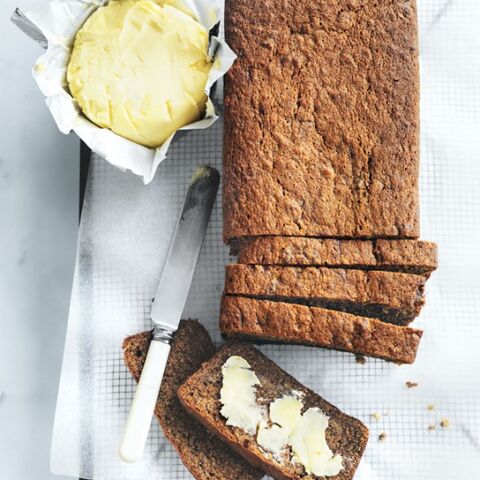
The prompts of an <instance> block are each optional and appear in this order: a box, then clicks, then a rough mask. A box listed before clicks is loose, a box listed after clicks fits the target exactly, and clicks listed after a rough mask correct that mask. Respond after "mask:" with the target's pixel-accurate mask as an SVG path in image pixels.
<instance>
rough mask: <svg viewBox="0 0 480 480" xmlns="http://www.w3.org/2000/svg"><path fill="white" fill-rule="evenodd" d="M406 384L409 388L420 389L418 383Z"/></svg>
mask: <svg viewBox="0 0 480 480" xmlns="http://www.w3.org/2000/svg"><path fill="white" fill-rule="evenodd" d="M405 384H406V385H407V388H415V387H418V383H417V382H405Z"/></svg>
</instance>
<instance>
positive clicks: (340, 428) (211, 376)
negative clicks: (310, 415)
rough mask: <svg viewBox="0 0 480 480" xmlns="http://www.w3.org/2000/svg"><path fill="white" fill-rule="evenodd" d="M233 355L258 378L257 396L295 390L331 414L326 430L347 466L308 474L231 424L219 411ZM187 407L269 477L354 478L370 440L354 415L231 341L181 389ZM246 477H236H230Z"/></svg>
mask: <svg viewBox="0 0 480 480" xmlns="http://www.w3.org/2000/svg"><path fill="white" fill-rule="evenodd" d="M231 356H239V357H242V358H243V359H244V360H246V361H247V362H248V363H249V364H250V366H251V368H252V370H253V372H254V373H255V375H256V376H257V377H258V380H259V382H260V385H259V386H258V390H257V396H258V398H259V399H260V398H261V400H262V402H263V403H264V404H268V403H271V402H272V401H273V400H275V399H278V398H280V397H282V396H283V395H288V394H289V393H290V392H293V391H294V392H296V393H297V394H298V395H301V398H302V403H303V405H304V409H305V410H306V409H309V408H314V409H319V410H320V411H321V412H323V413H324V414H325V415H327V416H328V417H329V420H328V428H327V430H326V434H325V437H326V441H327V445H328V447H330V449H331V450H332V452H334V453H335V454H339V455H341V456H342V459H343V460H342V462H343V469H342V470H341V471H340V473H339V474H337V475H334V476H329V477H317V476H315V475H313V474H306V472H305V471H304V469H303V467H302V465H301V464H299V463H296V462H293V461H288V460H286V459H284V458H277V457H275V456H274V455H272V454H271V453H270V452H268V451H266V450H264V449H262V448H261V447H260V445H259V444H258V443H257V442H256V439H255V436H253V435H251V434H249V433H246V432H245V431H244V430H242V429H241V428H238V427H232V426H229V425H227V424H226V421H225V419H224V418H223V417H222V414H221V412H220V409H221V404H220V401H219V400H220V390H221V388H222V366H223V365H224V363H225V362H226V360H227V359H228V358H230V357H231ZM178 396H179V398H180V401H181V402H182V404H183V406H184V407H185V408H186V409H187V410H188V411H189V412H190V413H191V414H192V415H193V416H194V417H195V418H196V419H197V420H199V421H200V422H202V423H203V424H204V425H205V426H206V427H207V428H208V429H210V430H211V431H212V432H214V433H215V434H216V435H218V436H219V437H220V438H222V440H224V441H225V442H227V443H229V444H230V445H231V446H232V447H233V448H234V449H235V450H236V451H237V452H238V453H240V454H241V455H242V456H243V457H245V458H246V459H247V460H248V461H249V462H250V463H252V464H253V465H255V466H257V467H259V468H262V469H263V470H264V471H265V472H266V473H267V474H268V475H271V476H272V477H274V478H275V479H281V480H300V479H302V480H314V479H319V478H328V479H331V480H350V479H351V478H352V477H353V475H354V473H355V470H356V468H357V466H358V463H359V461H360V458H361V456H362V454H363V451H364V449H365V447H366V444H367V441H368V429H367V428H366V427H365V425H363V424H362V423H361V422H360V421H359V420H357V419H355V418H353V417H350V416H348V415H346V414H344V413H343V412H341V411H340V410H339V409H338V408H336V407H334V406H333V405H331V404H330V403H328V402H327V401H326V400H324V399H323V398H322V397H320V396H319V395H317V394H316V393H314V392H312V391H311V390H310V389H308V388H306V387H304V386H303V385H302V384H301V383H300V382H298V381H297V380H295V379H294V378H293V377H291V376H290V375H288V374H287V373H286V372H284V371H283V370H282V369H280V368H279V367H278V366H277V365H275V364H274V363H273V362H272V361H271V360H269V359H268V358H267V357H265V356H264V355H263V354H262V353H260V352H259V351H258V350H256V349H255V348H253V347H252V346H249V345H244V344H228V345H226V346H225V347H223V348H222V349H221V350H220V351H219V352H218V353H217V354H216V355H215V356H214V357H213V358H212V359H211V360H209V361H208V362H206V363H204V364H203V365H202V367H201V368H200V370H198V371H197V372H196V373H195V374H194V375H192V376H191V377H190V378H189V379H188V380H187V381H186V382H185V383H184V384H183V385H182V386H181V387H180V389H179V390H178ZM240 478H243V477H232V479H231V480H234V479H235V480H236V479H240Z"/></svg>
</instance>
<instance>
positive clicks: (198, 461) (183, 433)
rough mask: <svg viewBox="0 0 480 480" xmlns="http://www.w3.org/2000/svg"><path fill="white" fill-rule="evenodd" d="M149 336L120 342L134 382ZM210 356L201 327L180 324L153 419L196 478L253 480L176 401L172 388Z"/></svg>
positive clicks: (248, 469)
mask: <svg viewBox="0 0 480 480" xmlns="http://www.w3.org/2000/svg"><path fill="white" fill-rule="evenodd" d="M151 340H152V332H143V333H139V334H137V335H133V336H131V337H128V338H126V339H125V340H124V341H123V352H124V359H125V364H126V366H127V368H128V370H129V371H130V373H131V374H132V375H133V377H134V378H135V380H136V381H137V382H138V379H139V378H140V374H141V373H142V369H143V364H144V363H145V357H146V355H147V351H148V347H149V345H150V341H151ZM214 353H215V347H214V346H213V343H212V341H211V339H210V337H209V335H208V333H207V331H206V330H205V328H203V326H202V325H200V323H198V322H197V321H194V320H182V321H181V322H180V326H179V328H178V330H177V333H176V335H175V338H174V340H173V343H172V346H171V350H170V355H169V357H168V362H167V366H166V369H165V374H164V377H163V381H162V386H161V388H160V394H159V396H158V400H157V404H156V406H155V415H156V417H157V418H158V421H159V422H160V425H161V426H162V429H163V431H164V433H165V436H166V437H167V439H168V440H169V441H170V442H171V443H172V445H173V446H174V447H175V449H176V450H177V452H178V454H179V456H180V458H181V460H182V462H183V463H184V464H185V466H186V467H187V468H188V470H190V472H191V473H192V475H193V476H194V477H195V478H196V479H197V480H232V479H245V480H256V479H260V478H262V477H263V476H264V474H263V472H260V471H259V470H256V469H255V468H253V467H252V466H251V465H250V464H249V463H247V462H246V461H245V460H244V459H243V458H242V457H241V456H239V455H238V454H236V453H235V452H234V451H233V450H232V449H231V448H230V447H228V445H226V444H225V443H223V442H221V441H220V440H219V439H218V438H217V437H215V436H213V435H211V434H210V433H209V432H208V431H207V430H206V429H205V428H204V427H203V426H202V425H200V424H199V423H198V422H196V421H195V420H193V419H192V417H190V416H189V415H188V414H187V413H186V412H185V410H184V409H183V407H182V406H181V404H180V402H179V401H178V398H177V394H176V393H177V389H178V387H179V386H180V385H181V384H182V383H183V382H184V381H185V380H186V379H187V378H188V377H189V376H190V375H191V374H192V373H194V372H195V371H196V370H198V368H199V367H200V366H201V364H202V362H205V361H206V360H208V359H209V358H210V357H211V356H212V355H213V354H214Z"/></svg>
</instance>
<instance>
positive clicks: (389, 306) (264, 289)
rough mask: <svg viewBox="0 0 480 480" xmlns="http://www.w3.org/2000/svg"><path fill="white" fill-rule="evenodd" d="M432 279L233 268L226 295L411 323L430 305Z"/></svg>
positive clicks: (228, 275) (340, 270)
mask: <svg viewBox="0 0 480 480" xmlns="http://www.w3.org/2000/svg"><path fill="white" fill-rule="evenodd" d="M425 281H426V277H424V276H422V275H415V274H411V273H400V272H381V271H374V270H368V271H365V270H355V269H344V268H326V267H279V266H263V265H242V264H238V263H237V264H230V265H227V266H226V267H225V294H227V295H242V296H250V297H255V298H262V299H271V300H282V301H288V302H293V303H304V304H308V305H314V306H320V307H326V308H331V309H333V310H341V311H346V312H350V313H354V314H357V315H362V316H366V317H374V318H379V319H381V320H383V321H385V322H389V323H395V324H398V325H407V324H408V323H410V322H411V321H412V320H414V319H415V317H416V316H418V314H419V313H420V310H421V308H422V306H423V305H424V303H425V295H424V286H425Z"/></svg>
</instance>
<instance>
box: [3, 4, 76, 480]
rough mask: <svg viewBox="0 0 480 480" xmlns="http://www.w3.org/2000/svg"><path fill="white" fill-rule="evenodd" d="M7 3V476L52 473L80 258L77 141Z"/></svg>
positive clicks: (18, 478)
mask: <svg viewBox="0 0 480 480" xmlns="http://www.w3.org/2000/svg"><path fill="white" fill-rule="evenodd" d="M17 5H18V6H22V3H21V2H17V1H16V0H2V1H1V2H0V32H1V36H0V105H1V109H0V247H1V250H0V251H1V254H0V338H1V340H2V347H1V349H0V478H2V479H8V480H46V479H52V478H59V477H54V476H53V475H52V474H51V473H50V472H49V449H50V437H51V430H52V422H53V415H54V409H55V401H56V393H57V384H58V380H59V374H60V367H61V360H62V353H63V344H64V335H65V328H66V321H67V315H68V307H69V296H70V289H71V282H72V275H73V267H74V262H75V248H76V234H77V208H78V203H77V202H78V167H79V159H78V152H79V142H78V139H77V138H75V136H73V135H71V136H69V137H66V136H64V135H62V134H60V133H59V132H58V131H57V129H56V127H55V124H54V122H53V120H52V119H51V117H50V114H49V113H48V111H47V109H46V107H45V105H44V103H43V99H42V97H41V95H40V93H39V91H38V89H37V88H36V85H35V84H34V82H33V79H32V77H31V74H30V69H31V66H32V64H33V62H34V59H35V58H36V57H37V56H38V55H39V53H40V47H38V46H37V45H35V44H34V43H33V42H32V41H31V40H29V39H28V38H27V37H25V35H24V34H23V33H21V32H20V31H19V30H18V29H17V28H16V27H15V26H14V25H13V24H11V23H10V21H9V18H10V14H11V12H12V11H13V10H14V7H16V6H17Z"/></svg>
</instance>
